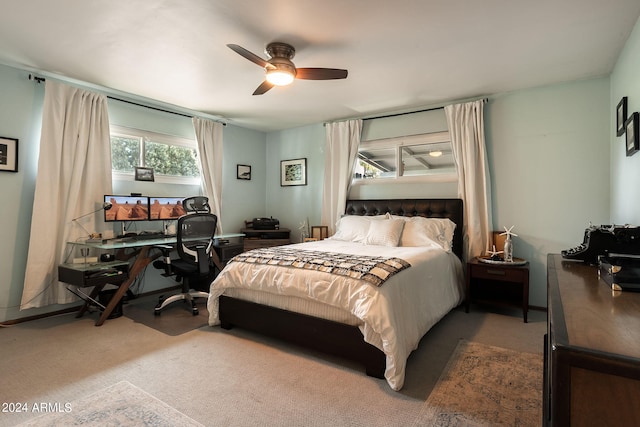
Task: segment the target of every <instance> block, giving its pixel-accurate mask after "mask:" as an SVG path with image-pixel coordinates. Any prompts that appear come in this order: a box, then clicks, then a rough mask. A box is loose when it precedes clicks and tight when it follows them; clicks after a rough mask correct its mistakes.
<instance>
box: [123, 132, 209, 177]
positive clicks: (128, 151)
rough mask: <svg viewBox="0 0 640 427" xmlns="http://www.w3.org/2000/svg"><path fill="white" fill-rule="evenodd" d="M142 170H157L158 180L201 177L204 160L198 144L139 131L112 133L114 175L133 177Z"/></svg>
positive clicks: (155, 171) (155, 172)
mask: <svg viewBox="0 0 640 427" xmlns="http://www.w3.org/2000/svg"><path fill="white" fill-rule="evenodd" d="M138 166H139V167H146V168H153V170H154V175H155V177H156V179H158V178H162V177H166V178H177V179H181V178H183V179H194V178H199V177H200V160H199V159H198V152H197V150H196V142H195V141H192V140H188V139H184V138H179V137H174V136H171V135H160V134H156V133H152V132H146V131H141V130H138V129H127V128H114V129H112V131H111V169H112V171H113V173H116V174H125V175H128V174H131V175H133V171H134V170H135V168H136V167H138Z"/></svg>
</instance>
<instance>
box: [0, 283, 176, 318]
mask: <svg viewBox="0 0 640 427" xmlns="http://www.w3.org/2000/svg"><path fill="white" fill-rule="evenodd" d="M176 289H182V286H181V285H175V286H169V287H167V288H162V289H156V290H154V291H149V292H143V293H141V294H137V295H135V298H142V297H146V296H149V295H155V294H161V293H165V292H170V291H175V290H176ZM80 307H82V304H80V305H77V306H73V307H68V308H65V309H62V310H56V311H52V312H50V313H41V314H36V315H33V316H25V317H19V318H17V319H11V320H6V321H4V322H0V327H3V326H13V325H17V324H18V323H24V322H31V321H32V320H39V319H45V318H47V317H53V316H59V315H61V314H69V313H73V312H76V311H78V310H79V309H80Z"/></svg>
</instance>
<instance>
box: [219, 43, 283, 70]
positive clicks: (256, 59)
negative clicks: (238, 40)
mask: <svg viewBox="0 0 640 427" xmlns="http://www.w3.org/2000/svg"><path fill="white" fill-rule="evenodd" d="M227 47H229V49H231V50H232V51H234V52H235V53H237V54H239V55H240V56H243V57H245V58H247V59H248V60H249V61H251V62H253V63H254V64H258V65H259V66H261V67H263V68H275V66H274V65H272V64H270V63H268V62H267V61H265V60H264V59H262V58H260V57H259V56H258V55H256V54H255V53H253V52H249V51H248V50H247V49H245V48H243V47H242V46H238V45H237V44H228V45H227Z"/></svg>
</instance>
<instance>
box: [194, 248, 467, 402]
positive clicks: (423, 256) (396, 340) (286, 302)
mask: <svg viewBox="0 0 640 427" xmlns="http://www.w3.org/2000/svg"><path fill="white" fill-rule="evenodd" d="M287 248H294V249H299V250H312V251H326V252H332V253H346V254H358V255H371V256H384V257H396V258H400V259H402V260H405V261H407V262H408V263H409V264H411V267H409V268H407V269H405V270H403V271H400V272H399V273H397V274H395V275H393V276H392V277H390V278H389V279H388V280H387V281H386V282H385V283H383V284H382V285H381V286H379V287H378V286H373V285H371V284H369V283H367V282H366V281H364V280H360V279H354V278H350V277H344V276H339V275H334V274H331V273H326V272H322V271H309V270H301V269H297V268H293V267H283V266H275V265H264V264H245V263H239V262H231V263H229V264H227V266H226V267H225V268H224V270H223V271H222V272H221V273H220V274H219V275H218V277H217V278H216V280H215V281H214V282H213V283H212V284H211V289H210V294H209V300H208V304H207V307H208V310H209V324H210V325H211V326H215V325H218V324H219V323H220V319H219V316H218V297H219V296H220V295H222V294H223V293H224V294H225V295H228V296H232V297H236V298H240V299H245V300H248V301H252V302H257V303H260V304H266V305H271V306H274V307H277V308H282V309H286V310H290V311H295V312H299V313H304V314H308V315H312V316H316V317H321V318H325V319H329V320H334V321H338V322H341V323H346V324H350V325H355V326H358V327H359V328H360V330H361V332H362V334H363V338H364V340H365V341H366V342H368V343H370V344H372V345H374V346H376V347H377V348H378V349H380V350H381V351H383V352H384V354H385V356H386V370H385V379H386V380H387V382H388V383H389V386H390V387H391V388H392V389H394V390H400V389H401V388H402V385H403V384H404V375H405V367H406V360H407V358H408V356H409V354H410V353H411V351H413V350H415V349H416V348H417V347H418V344H419V342H420V339H421V338H422V337H423V336H424V334H425V333H426V332H427V331H428V330H429V329H430V328H431V327H432V326H433V325H434V324H436V323H437V322H438V321H439V320H440V319H441V318H442V317H444V316H445V315H446V314H447V313H448V312H449V311H450V310H451V309H452V308H453V307H455V306H457V305H458V304H460V303H461V302H462V295H463V270H462V265H461V262H460V260H459V259H458V258H457V257H456V256H455V255H454V254H452V253H451V252H447V251H445V250H443V249H442V248H441V247H439V246H437V245H432V246H427V247H386V246H376V245H364V244H361V243H354V242H344V241H336V240H332V239H327V240H322V241H319V242H308V243H300V244H296V245H288V246H287Z"/></svg>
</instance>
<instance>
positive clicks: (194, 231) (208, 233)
mask: <svg viewBox="0 0 640 427" xmlns="http://www.w3.org/2000/svg"><path fill="white" fill-rule="evenodd" d="M217 222H218V218H217V217H216V216H215V215H214V214H211V213H194V214H189V215H184V216H181V217H180V218H179V219H178V227H177V233H176V238H177V245H176V251H177V252H178V256H179V258H178V259H175V260H171V261H170V263H163V267H164V268H165V271H167V273H171V274H175V276H176V279H177V280H178V281H179V280H182V292H181V293H179V294H176V295H172V296H169V297H167V298H164V296H161V297H160V301H159V302H158V305H156V307H155V309H154V314H156V315H159V314H160V313H161V312H162V310H163V309H164V308H165V307H167V306H168V305H169V304H172V303H174V302H176V301H189V302H190V303H191V312H192V314H193V315H194V316H196V315H198V313H199V312H198V307H197V306H196V302H195V300H194V298H208V297H209V294H208V293H207V292H203V291H199V290H194V289H192V288H193V287H194V286H193V285H195V284H196V283H198V282H202V281H205V282H206V281H208V282H209V283H211V281H213V276H214V275H215V266H214V265H213V263H212V261H211V251H213V243H214V234H215V230H216V225H217ZM169 266H170V268H169ZM157 267H160V266H159V265H158V266H157Z"/></svg>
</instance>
